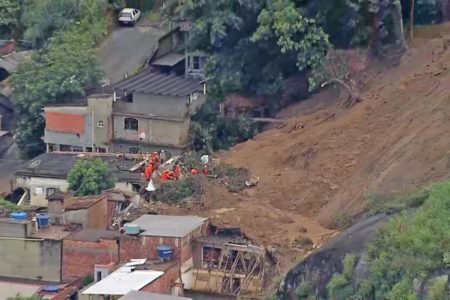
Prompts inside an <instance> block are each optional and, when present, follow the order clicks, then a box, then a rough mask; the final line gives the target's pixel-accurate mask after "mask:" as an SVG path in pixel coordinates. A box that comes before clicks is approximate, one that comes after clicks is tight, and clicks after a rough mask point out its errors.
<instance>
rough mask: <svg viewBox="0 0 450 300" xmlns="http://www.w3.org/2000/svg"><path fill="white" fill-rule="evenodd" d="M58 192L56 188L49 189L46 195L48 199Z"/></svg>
mask: <svg viewBox="0 0 450 300" xmlns="http://www.w3.org/2000/svg"><path fill="white" fill-rule="evenodd" d="M55 192H56V188H47V191H46V194H47V197H48V196H50V195H53V194H54V193H55Z"/></svg>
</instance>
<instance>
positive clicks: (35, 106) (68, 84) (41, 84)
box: [11, 27, 102, 157]
mask: <svg viewBox="0 0 450 300" xmlns="http://www.w3.org/2000/svg"><path fill="white" fill-rule="evenodd" d="M92 43H93V40H92V37H91V36H90V35H89V34H86V33H80V32H78V31H77V29H76V28H75V27H73V28H71V29H69V30H68V31H66V32H64V33H62V34H61V35H59V36H57V37H55V38H52V43H51V44H50V45H49V46H48V47H47V48H46V49H44V50H40V51H38V52H37V53H35V54H34V56H33V62H31V63H24V64H21V65H20V66H19V68H18V69H17V71H16V73H14V74H13V75H12V76H11V82H12V84H13V87H14V92H13V94H12V101H13V103H14V104H15V105H16V106H17V108H18V111H19V113H20V114H21V115H22V117H23V118H22V121H21V122H20V123H19V124H18V127H17V130H16V142H17V144H18V146H19V148H20V149H21V150H22V151H23V152H24V154H26V155H27V156H30V157H32V156H35V155H37V154H39V153H41V152H42V151H43V150H44V145H43V142H42V140H41V136H42V135H43V133H44V127H45V126H44V119H43V118H42V115H41V113H42V108H43V107H44V106H47V105H51V104H55V103H61V102H67V101H71V100H76V99H79V98H80V97H83V96H85V94H86V90H88V89H92V88H94V87H96V86H98V82H99V81H100V79H101V78H102V72H101V71H100V69H99V67H98V63H97V61H96V58H95V54H94V51H93V49H92Z"/></svg>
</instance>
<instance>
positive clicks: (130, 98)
mask: <svg viewBox="0 0 450 300" xmlns="http://www.w3.org/2000/svg"><path fill="white" fill-rule="evenodd" d="M123 101H124V102H128V103H133V94H126V95H125V96H124V97H123Z"/></svg>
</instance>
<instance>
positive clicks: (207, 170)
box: [202, 166, 209, 175]
mask: <svg viewBox="0 0 450 300" xmlns="http://www.w3.org/2000/svg"><path fill="white" fill-rule="evenodd" d="M202 172H203V174H205V175H207V174H208V173H209V169H208V166H205V167H204V168H203V170H202Z"/></svg>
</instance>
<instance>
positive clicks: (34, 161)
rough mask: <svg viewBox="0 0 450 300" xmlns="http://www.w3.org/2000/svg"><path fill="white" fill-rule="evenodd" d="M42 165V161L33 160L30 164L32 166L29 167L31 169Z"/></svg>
mask: <svg viewBox="0 0 450 300" xmlns="http://www.w3.org/2000/svg"><path fill="white" fill-rule="evenodd" d="M40 164H41V160H40V159H36V160H33V161H32V162H30V164H29V165H28V167H30V168H36V167H38V166H39V165H40Z"/></svg>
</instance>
